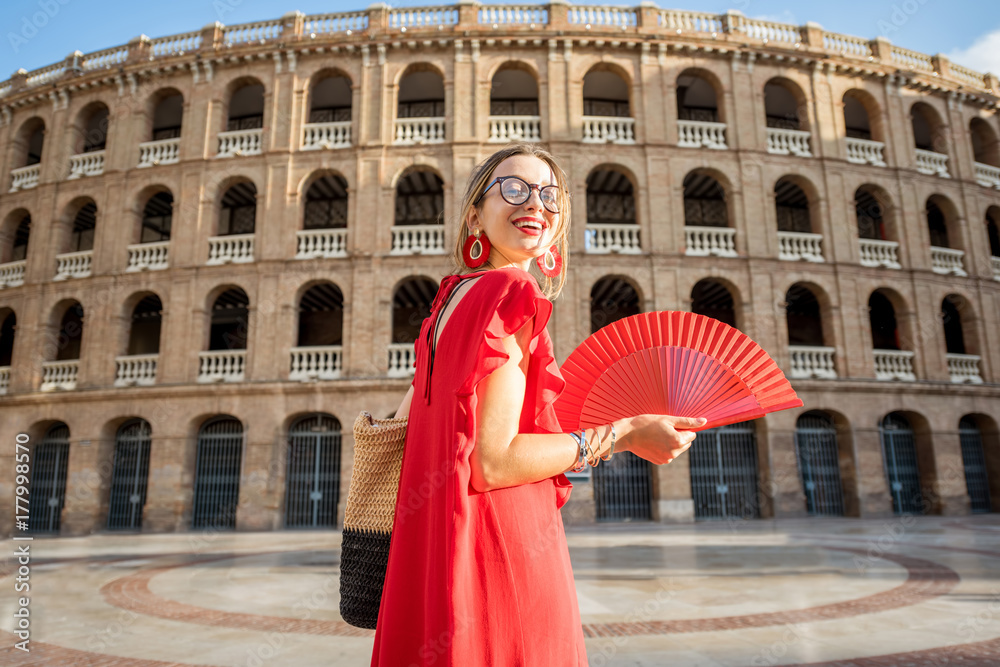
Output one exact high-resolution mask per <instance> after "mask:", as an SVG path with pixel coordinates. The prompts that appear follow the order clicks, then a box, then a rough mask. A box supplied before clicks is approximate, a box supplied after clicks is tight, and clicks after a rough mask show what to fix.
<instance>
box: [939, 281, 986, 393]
mask: <svg viewBox="0 0 1000 667" xmlns="http://www.w3.org/2000/svg"><path fill="white" fill-rule="evenodd" d="M941 324H942V326H943V327H944V340H945V352H946V358H947V361H948V375H949V377H950V379H951V381H952V382H954V383H959V384H961V383H970V384H981V383H982V382H983V378H982V375H981V373H980V368H979V364H980V361H981V358H980V356H979V353H980V350H979V336H978V335H977V328H978V323H977V322H976V318H975V313H974V312H973V310H972V307H971V306H970V304H969V302H968V301H967V300H966V299H965V297H962V296H959V295H958V294H949V295H947V296H946V297H945V298H944V299H943V300H942V301H941Z"/></svg>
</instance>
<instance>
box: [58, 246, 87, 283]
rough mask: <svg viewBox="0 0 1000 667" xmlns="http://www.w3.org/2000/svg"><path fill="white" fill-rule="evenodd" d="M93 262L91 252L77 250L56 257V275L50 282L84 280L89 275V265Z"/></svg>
mask: <svg viewBox="0 0 1000 667" xmlns="http://www.w3.org/2000/svg"><path fill="white" fill-rule="evenodd" d="M93 260H94V251H93V250H79V251H77V252H66V253H62V254H60V255H56V275H55V277H54V278H53V279H52V280H68V279H70V278H86V277H88V276H89V275H90V265H91V263H92V262H93Z"/></svg>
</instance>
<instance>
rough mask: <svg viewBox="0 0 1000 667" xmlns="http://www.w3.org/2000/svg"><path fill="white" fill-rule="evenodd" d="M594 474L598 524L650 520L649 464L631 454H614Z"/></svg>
mask: <svg viewBox="0 0 1000 667" xmlns="http://www.w3.org/2000/svg"><path fill="white" fill-rule="evenodd" d="M593 472H594V504H595V505H597V520H598V521H637V520H641V521H648V520H649V519H651V518H652V514H651V505H652V498H651V493H650V491H651V490H650V483H649V475H650V470H649V461H646V460H645V459H641V458H639V457H638V456H635V455H634V454H632V453H631V452H621V453H620V454H615V456H614V458H612V459H611V461H604V462H602V463H600V464H599V465H598V466H597V467H596V468H594V469H593Z"/></svg>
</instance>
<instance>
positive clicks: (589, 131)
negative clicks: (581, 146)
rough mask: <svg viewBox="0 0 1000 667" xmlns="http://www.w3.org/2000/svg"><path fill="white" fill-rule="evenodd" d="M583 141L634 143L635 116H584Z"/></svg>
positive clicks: (587, 142)
mask: <svg viewBox="0 0 1000 667" xmlns="http://www.w3.org/2000/svg"><path fill="white" fill-rule="evenodd" d="M582 122H583V143H585V144H634V143H635V118H617V117H612V116H584V117H583V119H582Z"/></svg>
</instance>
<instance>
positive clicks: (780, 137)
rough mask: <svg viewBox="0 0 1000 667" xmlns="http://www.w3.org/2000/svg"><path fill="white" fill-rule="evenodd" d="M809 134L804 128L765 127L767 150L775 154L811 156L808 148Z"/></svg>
mask: <svg viewBox="0 0 1000 667" xmlns="http://www.w3.org/2000/svg"><path fill="white" fill-rule="evenodd" d="M811 136H812V135H810V134H809V133H808V132H806V131H805V130H783V129H781V128H777V127H769V128H767V152H768V153H774V154H775V155H797V156H799V157H812V151H811V150H810V149H809V140H810V137H811Z"/></svg>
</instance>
